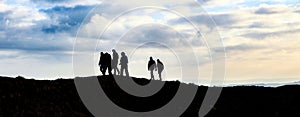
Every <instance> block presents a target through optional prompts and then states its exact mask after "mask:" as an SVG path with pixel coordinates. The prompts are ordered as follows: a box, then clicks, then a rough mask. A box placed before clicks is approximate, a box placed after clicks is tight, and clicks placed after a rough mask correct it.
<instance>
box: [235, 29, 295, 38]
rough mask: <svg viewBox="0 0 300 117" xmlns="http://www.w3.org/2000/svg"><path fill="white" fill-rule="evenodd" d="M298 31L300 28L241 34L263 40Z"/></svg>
mask: <svg viewBox="0 0 300 117" xmlns="http://www.w3.org/2000/svg"><path fill="white" fill-rule="evenodd" d="M297 32H300V29H296V30H284V31H275V32H250V33H245V34H243V35H241V36H243V37H246V38H251V39H257V40H262V39H265V38H267V37H271V36H279V35H282V34H289V33H297Z"/></svg>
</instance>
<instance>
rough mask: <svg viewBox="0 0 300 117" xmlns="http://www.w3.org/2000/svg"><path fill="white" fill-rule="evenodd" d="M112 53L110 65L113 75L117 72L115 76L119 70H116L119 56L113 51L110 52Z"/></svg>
mask: <svg viewBox="0 0 300 117" xmlns="http://www.w3.org/2000/svg"><path fill="white" fill-rule="evenodd" d="M112 52H113V59H112V61H111V62H112V63H111V68H112V69H113V70H114V75H116V72H118V74H117V75H119V74H120V71H119V68H118V61H119V55H118V53H117V52H116V50H115V49H113V50H112Z"/></svg>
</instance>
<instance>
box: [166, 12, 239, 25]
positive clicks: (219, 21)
mask: <svg viewBox="0 0 300 117" xmlns="http://www.w3.org/2000/svg"><path fill="white" fill-rule="evenodd" d="M233 16H234V15H232V14H215V15H214V14H212V15H211V18H212V19H210V17H207V15H197V16H190V17H188V19H189V20H194V21H197V22H198V23H199V24H202V25H206V26H207V27H210V28H212V27H214V26H213V25H212V24H211V21H212V20H213V21H214V22H215V23H216V25H217V26H222V27H230V26H231V25H232V24H234V23H236V22H237V20H235V19H234V18H233ZM169 22H170V23H171V24H174V25H176V24H182V23H187V19H185V18H178V19H173V20H170V21H169Z"/></svg>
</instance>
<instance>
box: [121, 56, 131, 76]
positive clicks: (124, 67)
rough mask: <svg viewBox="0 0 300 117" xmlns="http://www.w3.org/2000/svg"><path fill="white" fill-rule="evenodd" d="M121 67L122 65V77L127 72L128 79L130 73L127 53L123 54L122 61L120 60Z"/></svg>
mask: <svg viewBox="0 0 300 117" xmlns="http://www.w3.org/2000/svg"><path fill="white" fill-rule="evenodd" d="M120 65H121V74H120V75H121V76H123V71H124V70H125V73H126V77H129V73H128V58H127V56H126V55H125V52H122V53H121V59H120Z"/></svg>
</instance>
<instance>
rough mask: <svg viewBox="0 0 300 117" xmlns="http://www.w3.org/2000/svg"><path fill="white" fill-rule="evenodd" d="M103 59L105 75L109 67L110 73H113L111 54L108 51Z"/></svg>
mask: <svg viewBox="0 0 300 117" xmlns="http://www.w3.org/2000/svg"><path fill="white" fill-rule="evenodd" d="M103 58H104V60H103V73H104V74H103V75H105V72H106V70H107V69H108V74H109V75H112V73H111V56H110V54H108V53H105V54H104V57H103Z"/></svg>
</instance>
